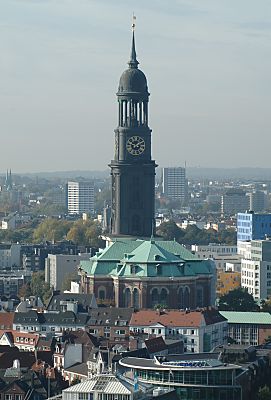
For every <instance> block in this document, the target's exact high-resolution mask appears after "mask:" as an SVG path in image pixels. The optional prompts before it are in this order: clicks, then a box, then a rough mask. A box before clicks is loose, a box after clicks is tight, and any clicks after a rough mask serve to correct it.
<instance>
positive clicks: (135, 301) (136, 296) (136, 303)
mask: <svg viewBox="0 0 271 400" xmlns="http://www.w3.org/2000/svg"><path fill="white" fill-rule="evenodd" d="M133 307H134V308H137V309H139V290H138V289H137V288H134V290H133Z"/></svg>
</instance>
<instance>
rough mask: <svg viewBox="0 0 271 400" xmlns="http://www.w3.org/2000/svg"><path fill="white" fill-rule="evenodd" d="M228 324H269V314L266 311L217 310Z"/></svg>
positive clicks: (270, 318) (270, 317)
mask: <svg viewBox="0 0 271 400" xmlns="http://www.w3.org/2000/svg"><path fill="white" fill-rule="evenodd" d="M219 312H220V314H221V315H223V317H225V318H227V320H228V323H229V324H252V325H255V324H256V325H257V324H258V325H271V314H269V313H267V312H245V311H219Z"/></svg>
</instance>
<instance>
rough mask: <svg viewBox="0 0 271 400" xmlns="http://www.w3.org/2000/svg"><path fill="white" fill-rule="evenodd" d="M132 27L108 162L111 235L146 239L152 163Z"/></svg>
mask: <svg viewBox="0 0 271 400" xmlns="http://www.w3.org/2000/svg"><path fill="white" fill-rule="evenodd" d="M138 64H139V63H138V61H137V57H136V49H135V33H134V24H133V33H132V48H131V56H130V60H129V62H128V69H126V70H125V71H124V72H123V74H122V75H121V77H120V82H119V88H118V92H117V99H118V127H117V128H116V129H115V156H114V160H112V161H111V164H110V168H111V176H112V217H111V234H112V235H116V236H121V235H131V236H138V237H150V236H151V235H152V234H153V233H154V227H155V222H154V221H155V220H154V199H155V168H156V166H157V165H156V164H155V161H154V160H152V157H151V132H152V131H151V129H150V128H149V126H148V102H149V95H150V94H149V92H148V85H147V79H146V76H145V75H144V73H143V72H142V71H141V70H140V69H138Z"/></svg>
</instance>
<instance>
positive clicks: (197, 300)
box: [196, 286, 203, 307]
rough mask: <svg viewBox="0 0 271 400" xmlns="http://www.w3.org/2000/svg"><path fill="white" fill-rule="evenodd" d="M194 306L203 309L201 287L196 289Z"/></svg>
mask: <svg viewBox="0 0 271 400" xmlns="http://www.w3.org/2000/svg"><path fill="white" fill-rule="evenodd" d="M196 306H197V307H203V287H202V286H198V287H197V299H196Z"/></svg>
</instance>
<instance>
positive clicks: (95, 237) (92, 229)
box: [67, 219, 104, 248]
mask: <svg viewBox="0 0 271 400" xmlns="http://www.w3.org/2000/svg"><path fill="white" fill-rule="evenodd" d="M101 233H102V228H101V226H100V224H99V223H98V222H96V221H93V220H91V219H88V220H86V221H84V220H82V219H81V220H78V221H76V222H74V224H73V226H72V227H71V229H70V230H69V232H68V234H67V239H68V240H71V241H72V242H73V243H75V244H79V245H84V246H90V247H94V248H99V247H104V242H103V240H102V239H100V235H101Z"/></svg>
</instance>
